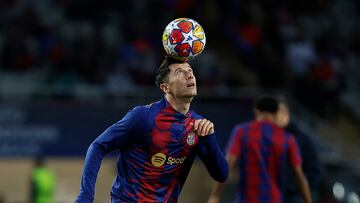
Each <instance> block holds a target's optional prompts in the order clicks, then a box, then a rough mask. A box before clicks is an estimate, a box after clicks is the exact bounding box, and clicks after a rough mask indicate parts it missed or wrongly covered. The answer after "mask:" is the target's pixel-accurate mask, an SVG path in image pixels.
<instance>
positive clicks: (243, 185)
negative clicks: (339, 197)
mask: <svg viewBox="0 0 360 203" xmlns="http://www.w3.org/2000/svg"><path fill="white" fill-rule="evenodd" d="M285 108H286V106H284V105H282V104H281V102H280V101H279V100H278V99H277V98H275V97H273V96H267V95H265V96H261V97H259V98H258V99H257V100H256V101H255V104H254V112H255V120H254V121H250V122H248V123H243V124H238V125H236V126H235V127H234V129H233V132H232V136H231V139H230V140H229V143H228V148H227V159H228V162H229V167H230V168H231V169H234V168H235V167H236V163H237V162H239V170H240V171H239V172H240V180H239V184H238V189H237V194H236V199H235V201H234V202H239V203H280V202H283V201H284V198H283V194H282V193H283V192H282V189H283V188H282V185H283V182H284V181H285V180H283V179H284V175H285V174H284V172H285V171H284V170H285V169H286V165H287V164H288V163H287V161H289V162H290V165H291V166H292V169H293V171H294V174H295V177H296V181H297V183H298V186H299V188H300V190H301V193H302V196H303V198H304V200H305V202H306V203H311V202H312V198H311V194H310V189H309V186H308V182H307V179H306V177H305V175H304V173H303V170H302V168H301V156H300V154H299V150H298V146H297V144H296V142H295V139H294V137H293V135H291V134H289V133H288V132H286V131H285V130H284V129H283V127H285V126H286V125H287V123H288V122H289V117H284V116H282V115H283V114H284V113H286V112H284V111H286V110H287V109H285ZM223 187H224V185H223V183H215V185H214V187H213V190H212V192H211V194H210V197H209V199H208V203H218V202H220V194H221V192H222V189H223Z"/></svg>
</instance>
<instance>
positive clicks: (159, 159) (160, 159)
mask: <svg viewBox="0 0 360 203" xmlns="http://www.w3.org/2000/svg"><path fill="white" fill-rule="evenodd" d="M165 161H166V156H165V154H163V153H157V154H155V155H153V156H152V157H151V163H152V164H153V165H154V166H156V167H160V166H162V165H164V163H165Z"/></svg>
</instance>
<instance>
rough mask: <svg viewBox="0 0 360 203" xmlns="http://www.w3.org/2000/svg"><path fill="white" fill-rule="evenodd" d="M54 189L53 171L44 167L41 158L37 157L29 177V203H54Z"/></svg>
mask: <svg viewBox="0 0 360 203" xmlns="http://www.w3.org/2000/svg"><path fill="white" fill-rule="evenodd" d="M55 189H56V178H55V175H54V173H53V171H52V170H50V169H49V168H47V167H46V166H45V163H44V158H43V157H41V156H39V157H37V158H36V160H35V166H34V169H33V171H32V176H31V203H54V202H55Z"/></svg>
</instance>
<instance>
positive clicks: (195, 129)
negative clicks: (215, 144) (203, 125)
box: [194, 120, 200, 132]
mask: <svg viewBox="0 0 360 203" xmlns="http://www.w3.org/2000/svg"><path fill="white" fill-rule="evenodd" d="M199 122H200V120H195V121H194V131H195V132H196V131H197V129H198V126H199Z"/></svg>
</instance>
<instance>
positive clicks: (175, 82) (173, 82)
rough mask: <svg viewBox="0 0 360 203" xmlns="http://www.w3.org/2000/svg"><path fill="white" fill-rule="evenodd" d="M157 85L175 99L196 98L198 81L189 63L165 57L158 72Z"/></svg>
mask: <svg viewBox="0 0 360 203" xmlns="http://www.w3.org/2000/svg"><path fill="white" fill-rule="evenodd" d="M155 84H156V85H157V86H158V87H159V88H160V89H161V90H162V91H163V93H164V94H165V95H166V94H170V95H173V96H175V97H177V98H178V97H194V96H196V94H197V90H196V79H195V76H194V74H193V71H192V68H191V66H190V64H189V63H187V62H184V61H181V60H176V59H174V58H171V57H169V56H167V57H165V59H164V60H163V62H162V64H161V65H160V67H159V69H158V70H157V72H156V79H155Z"/></svg>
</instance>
